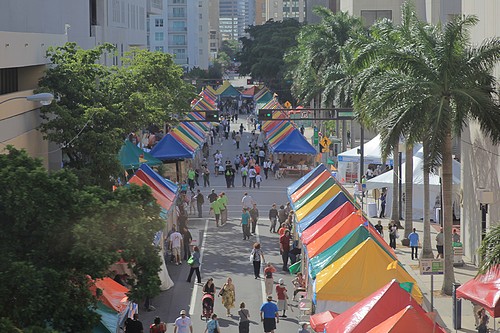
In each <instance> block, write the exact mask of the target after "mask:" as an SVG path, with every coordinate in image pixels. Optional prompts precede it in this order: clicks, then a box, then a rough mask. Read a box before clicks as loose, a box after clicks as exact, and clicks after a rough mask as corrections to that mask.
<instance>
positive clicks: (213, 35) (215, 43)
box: [208, 0, 221, 59]
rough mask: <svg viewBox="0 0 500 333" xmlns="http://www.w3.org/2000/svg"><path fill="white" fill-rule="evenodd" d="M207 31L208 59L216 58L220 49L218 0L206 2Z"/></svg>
mask: <svg viewBox="0 0 500 333" xmlns="http://www.w3.org/2000/svg"><path fill="white" fill-rule="evenodd" d="M208 29H209V32H208V34H209V37H208V40H209V45H208V48H209V52H210V59H215V58H217V53H218V52H219V48H220V43H221V40H220V31H219V0H208Z"/></svg>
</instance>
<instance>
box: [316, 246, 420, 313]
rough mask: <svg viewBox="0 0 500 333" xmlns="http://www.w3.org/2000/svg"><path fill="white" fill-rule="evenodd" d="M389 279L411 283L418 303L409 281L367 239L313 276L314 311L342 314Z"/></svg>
mask: <svg viewBox="0 0 500 333" xmlns="http://www.w3.org/2000/svg"><path fill="white" fill-rule="evenodd" d="M392 279H396V280H398V281H399V282H400V283H404V282H410V283H412V284H413V285H412V286H413V287H412V289H411V295H412V297H413V298H414V299H415V300H416V301H417V302H418V303H419V304H421V303H422V299H423V296H422V292H421V291H420V288H419V287H418V285H417V283H416V282H415V280H414V279H413V277H411V275H410V274H408V272H406V271H405V270H404V268H403V267H401V266H400V265H399V264H398V263H397V261H394V259H393V258H391V257H390V256H389V255H388V254H387V253H386V252H385V251H384V250H383V249H382V248H381V247H380V246H379V245H378V244H377V243H376V242H375V241H374V240H373V239H371V238H368V239H366V240H365V241H364V242H363V243H361V244H359V245H358V246H356V247H355V248H354V249H352V250H351V251H349V252H348V253H347V254H346V255H344V256H343V257H342V258H340V259H338V260H337V261H335V262H334V263H333V264H331V265H330V266H328V267H327V268H325V269H323V270H322V271H321V272H320V273H318V275H316V283H315V296H316V302H317V303H316V304H317V305H316V308H317V309H319V311H322V310H324V309H328V310H332V311H335V312H343V311H345V310H346V309H347V308H348V307H349V306H352V305H353V304H354V303H356V302H359V301H360V300H362V299H363V298H365V297H367V296H369V295H370V294H372V293H373V292H375V291H376V290H377V289H379V288H381V287H382V286H384V285H386V284H387V283H388V282H390V281H391V280H392Z"/></svg>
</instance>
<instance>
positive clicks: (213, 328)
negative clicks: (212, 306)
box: [205, 313, 220, 333]
mask: <svg viewBox="0 0 500 333" xmlns="http://www.w3.org/2000/svg"><path fill="white" fill-rule="evenodd" d="M205 333H220V329H219V322H218V321H217V315H216V314H215V313H214V314H213V315H212V319H211V320H209V321H208V322H207V328H205Z"/></svg>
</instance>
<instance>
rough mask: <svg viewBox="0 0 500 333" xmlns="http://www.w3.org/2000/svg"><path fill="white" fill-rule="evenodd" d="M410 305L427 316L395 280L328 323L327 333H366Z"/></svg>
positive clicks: (326, 326)
mask: <svg viewBox="0 0 500 333" xmlns="http://www.w3.org/2000/svg"><path fill="white" fill-rule="evenodd" d="M408 305H410V306H412V307H413V308H414V309H415V311H417V312H418V313H420V314H422V315H425V311H424V309H422V307H421V306H420V305H419V304H418V303H417V302H416V301H415V300H414V299H413V298H412V297H411V296H410V294H409V293H408V292H407V291H406V290H403V289H402V288H401V287H400V286H399V282H398V281H396V280H394V279H393V280H391V281H389V282H388V283H386V284H384V285H383V286H382V287H380V288H378V289H377V290H375V291H374V292H373V293H372V294H370V295H368V296H367V297H366V298H364V299H363V300H362V301H360V302H358V303H357V304H356V305H354V306H353V307H351V308H349V309H348V310H346V311H344V312H342V313H341V314H339V315H338V316H336V317H335V318H334V319H333V320H331V321H330V322H328V323H327V324H326V325H325V332H328V333H366V332H368V331H369V330H370V329H371V328H372V327H374V326H376V325H378V324H380V323H381V322H383V321H384V320H386V319H387V318H389V317H391V316H393V315H394V314H396V313H398V312H399V311H400V310H402V309H405V308H406V307H407V306H408ZM408 332H411V330H410V331H408Z"/></svg>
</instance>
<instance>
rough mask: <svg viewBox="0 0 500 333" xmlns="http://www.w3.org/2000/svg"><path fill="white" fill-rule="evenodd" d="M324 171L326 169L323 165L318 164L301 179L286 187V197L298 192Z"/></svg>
mask: <svg viewBox="0 0 500 333" xmlns="http://www.w3.org/2000/svg"><path fill="white" fill-rule="evenodd" d="M325 170H326V167H325V166H324V165H323V164H320V165H318V166H317V167H316V168H314V169H313V170H311V171H309V172H308V173H307V174H306V175H304V176H302V178H300V179H299V180H297V181H296V182H294V183H293V184H292V185H290V186H288V188H287V192H288V195H289V196H290V195H292V194H293V193H295V192H296V191H297V190H299V189H300V188H301V187H303V186H304V185H306V184H307V183H309V182H310V181H311V180H313V179H314V178H316V177H318V175H319V174H320V173H322V172H323V171H325Z"/></svg>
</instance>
